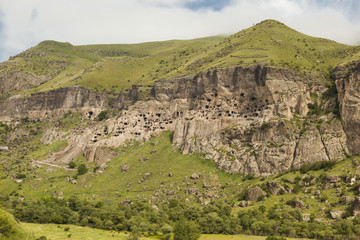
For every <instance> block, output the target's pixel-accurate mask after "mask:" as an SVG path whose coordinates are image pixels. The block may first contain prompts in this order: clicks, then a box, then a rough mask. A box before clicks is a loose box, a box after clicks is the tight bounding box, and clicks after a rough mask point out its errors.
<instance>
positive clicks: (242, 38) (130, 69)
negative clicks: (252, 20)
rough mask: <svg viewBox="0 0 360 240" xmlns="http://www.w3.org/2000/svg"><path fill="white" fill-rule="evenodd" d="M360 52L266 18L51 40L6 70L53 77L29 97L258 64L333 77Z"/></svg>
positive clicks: (145, 82) (117, 87)
mask: <svg viewBox="0 0 360 240" xmlns="http://www.w3.org/2000/svg"><path fill="white" fill-rule="evenodd" d="M359 52H360V48H359V47H354V46H348V45H344V44H339V43H336V42H334V41H330V40H326V39H322V38H315V37H310V36H307V35H305V34H302V33H299V32H297V31H295V30H293V29H291V28H289V27H287V26H285V25H284V24H282V23H280V22H277V21H275V20H266V21H263V22H261V23H259V24H257V25H255V26H253V27H250V28H248V29H245V30H243V31H241V32H239V33H236V34H234V35H231V36H229V37H223V36H216V37H207V38H199V39H193V40H172V41H164V42H150V43H141V44H109V45H88V46H73V45H71V44H69V43H59V42H55V41H45V42H42V43H40V44H39V45H38V46H36V47H33V48H31V49H29V50H27V51H25V52H23V53H21V54H19V55H18V56H17V57H15V58H14V59H12V60H10V61H8V62H6V64H3V67H2V68H0V71H20V72H30V73H33V74H35V75H45V76H47V77H48V78H49V79H50V80H49V81H47V82H46V83H44V84H42V85H40V86H38V87H36V86H34V88H31V89H29V90H27V91H24V92H23V94H25V95H27V94H30V93H34V92H38V91H48V90H50V89H56V88H60V87H66V86H73V85H81V86H85V87H87V88H90V89H93V90H97V91H102V92H108V94H111V92H113V93H118V92H123V91H125V90H126V89H129V88H130V87H131V85H133V84H139V85H148V84H150V85H151V84H153V83H154V81H156V80H158V79H162V78H171V77H176V76H183V75H195V74H197V73H199V72H203V71H206V70H208V69H216V68H222V67H233V66H244V65H252V64H257V63H262V64H269V65H273V66H278V67H285V68H294V69H296V70H298V71H301V72H321V73H328V71H329V69H331V68H333V67H335V66H336V65H338V64H346V63H348V62H349V61H354V60H358V59H360V55H359V54H360V53H359Z"/></svg>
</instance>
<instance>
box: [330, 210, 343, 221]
mask: <svg viewBox="0 0 360 240" xmlns="http://www.w3.org/2000/svg"><path fill="white" fill-rule="evenodd" d="M344 212H345V211H344V210H331V211H330V217H331V218H332V219H341V217H342V215H343V213H344Z"/></svg>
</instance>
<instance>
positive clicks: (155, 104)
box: [0, 65, 360, 176]
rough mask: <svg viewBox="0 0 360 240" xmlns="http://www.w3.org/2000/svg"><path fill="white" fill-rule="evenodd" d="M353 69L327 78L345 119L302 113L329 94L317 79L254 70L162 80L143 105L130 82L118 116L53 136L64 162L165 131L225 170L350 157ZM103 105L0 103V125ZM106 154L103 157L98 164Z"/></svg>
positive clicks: (69, 93) (96, 96) (66, 91)
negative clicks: (334, 82)
mask: <svg viewBox="0 0 360 240" xmlns="http://www.w3.org/2000/svg"><path fill="white" fill-rule="evenodd" d="M353 68H354V69H353V70H352V71H354V73H352V74H350V75H344V76H343V75H341V74H340V73H342V70H339V69H338V70H336V71H335V72H334V73H333V76H334V77H336V79H337V86H338V89H339V102H340V109H341V113H342V121H341V122H340V121H339V120H338V119H336V117H334V114H328V115H324V116H322V117H321V119H318V118H316V117H307V116H308V112H309V108H308V104H309V103H314V100H313V99H311V98H310V93H313V94H319V95H321V94H322V93H324V92H325V90H326V88H325V87H324V84H323V83H322V81H321V79H320V80H314V79H313V78H312V77H311V76H310V75H303V74H300V73H297V72H296V71H293V70H287V69H278V68H272V67H266V66H261V65H256V66H251V67H235V68H224V69H218V70H211V71H208V72H205V73H202V74H199V75H196V76H194V77H182V78H178V79H170V80H159V81H157V82H156V83H155V85H154V86H153V88H152V90H151V94H152V96H151V97H149V98H147V99H144V98H142V97H141V94H140V93H139V91H138V86H133V87H132V88H131V90H129V91H128V93H126V94H125V93H122V94H119V96H118V98H117V99H112V104H113V106H117V107H118V108H119V109H120V112H119V114H118V115H117V116H116V117H115V118H109V119H107V120H106V121H104V122H102V123H101V124H100V123H99V124H96V123H93V124H91V125H89V126H88V128H87V129H83V130H81V131H79V132H78V133H77V134H70V135H65V134H63V133H61V134H60V133H59V132H57V133H56V136H58V135H59V134H60V135H61V136H60V137H61V138H63V139H64V138H65V139H67V141H68V143H69V144H68V147H67V148H66V149H65V150H66V154H67V155H68V156H69V157H67V158H63V159H66V161H67V162H68V161H70V160H71V159H72V158H74V157H75V155H76V154H78V153H79V152H84V153H85V155H86V156H87V159H88V160H89V161H94V162H95V163H97V164H103V163H104V162H106V161H108V160H109V159H111V158H112V157H113V155H112V154H111V153H110V152H107V153H106V154H105V153H103V152H102V151H105V150H104V149H102V147H104V146H106V147H118V146H121V145H124V144H126V142H128V141H132V140H135V141H140V142H143V141H147V140H149V139H150V138H151V137H152V136H154V135H159V134H160V133H161V132H163V131H166V130H169V131H173V132H174V134H173V144H174V146H175V147H177V148H179V149H180V150H181V152H182V153H184V154H192V153H199V152H201V153H205V157H206V158H208V159H211V160H213V161H215V162H216V163H217V167H218V168H220V169H222V170H224V171H226V172H229V173H243V174H252V175H256V176H268V175H271V174H277V173H279V172H283V171H286V170H289V169H291V168H300V167H301V165H303V164H304V163H308V164H312V163H314V162H317V161H329V160H338V159H342V158H344V157H345V153H346V152H348V151H350V152H351V153H356V152H357V148H358V146H359V144H358V141H359V142H360V135H359V140H357V136H358V135H357V134H358V131H356V129H359V126H358V125H357V124H358V122H360V121H358V119H357V117H358V116H357V111H358V109H357V108H358V106H357V105H358V104H356V101H355V100H354V99H356V97H355V96H357V95H356V94H357V92H356V90H357V85H356V84H358V83H357V79H358V78H359V77H358V72H359V70H358V68H359V67H358V66H357V65H356V66H354V67H353ZM310 83H311V84H310ZM348 88H350V89H351V90H347V89H348ZM359 95H360V94H359ZM350 100H351V101H355V102H351V101H350ZM109 101H110V100H109V98H108V97H107V96H106V95H104V94H101V93H97V92H92V91H90V90H87V89H85V88H82V87H71V88H63V89H58V90H54V91H49V92H47V93H37V94H33V95H32V96H31V97H29V98H16V97H12V98H10V99H8V100H6V101H5V102H3V103H1V104H0V116H1V117H0V118H1V119H0V120H1V121H3V120H9V119H14V118H20V117H22V116H24V115H26V116H30V117H31V116H32V117H33V116H36V117H38V118H42V117H44V118H45V117H46V116H49V115H51V116H61V115H62V114H63V113H64V112H67V111H68V110H76V111H79V112H82V113H83V114H84V116H87V117H89V116H90V117H91V118H94V116H96V115H97V113H99V112H100V111H101V110H105V109H106V108H108V105H109V104H108V103H109ZM359 106H360V105H359ZM90 113H91V114H90ZM359 116H360V115H359ZM305 117H307V118H305ZM342 124H343V125H344V128H343V126H342ZM344 129H345V131H344ZM45 135H46V134H45ZM46 136H47V137H43V138H44V141H45V139H47V140H46V143H48V142H49V141H50V142H51V141H55V139H58V138H59V136H58V137H56V136H55V135H54V134H53V133H51V132H49V133H47V135H46ZM50 139H51V140H50ZM42 140H43V139H42ZM348 146H349V149H348ZM65 150H64V151H65ZM106 151H107V150H106ZM359 151H360V150H359ZM97 152H98V154H97ZM102 155H106V156H108V157H106V159H104V160H99V159H100V158H96V156H102ZM70 156H71V159H70Z"/></svg>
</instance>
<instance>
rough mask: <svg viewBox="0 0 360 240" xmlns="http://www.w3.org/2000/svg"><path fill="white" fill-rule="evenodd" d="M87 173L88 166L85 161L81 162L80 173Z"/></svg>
mask: <svg viewBox="0 0 360 240" xmlns="http://www.w3.org/2000/svg"><path fill="white" fill-rule="evenodd" d="M85 173H87V168H86V165H85V164H84V163H83V164H80V165H79V166H78V175H83V174H85Z"/></svg>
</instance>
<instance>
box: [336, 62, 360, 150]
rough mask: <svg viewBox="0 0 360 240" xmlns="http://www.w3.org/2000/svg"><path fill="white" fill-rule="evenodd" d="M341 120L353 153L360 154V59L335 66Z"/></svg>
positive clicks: (349, 147)
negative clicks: (341, 65) (345, 64)
mask: <svg viewBox="0 0 360 240" xmlns="http://www.w3.org/2000/svg"><path fill="white" fill-rule="evenodd" d="M332 77H333V78H334V79H335V80H336V88H337V91H338V101H339V108H340V109H339V110H340V115H341V121H342V123H343V126H344V130H345V133H346V137H347V143H348V149H349V152H350V153H351V154H360V132H359V129H360V61H358V62H354V63H351V64H349V65H347V66H343V67H338V68H335V69H334V71H333V73H332Z"/></svg>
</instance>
